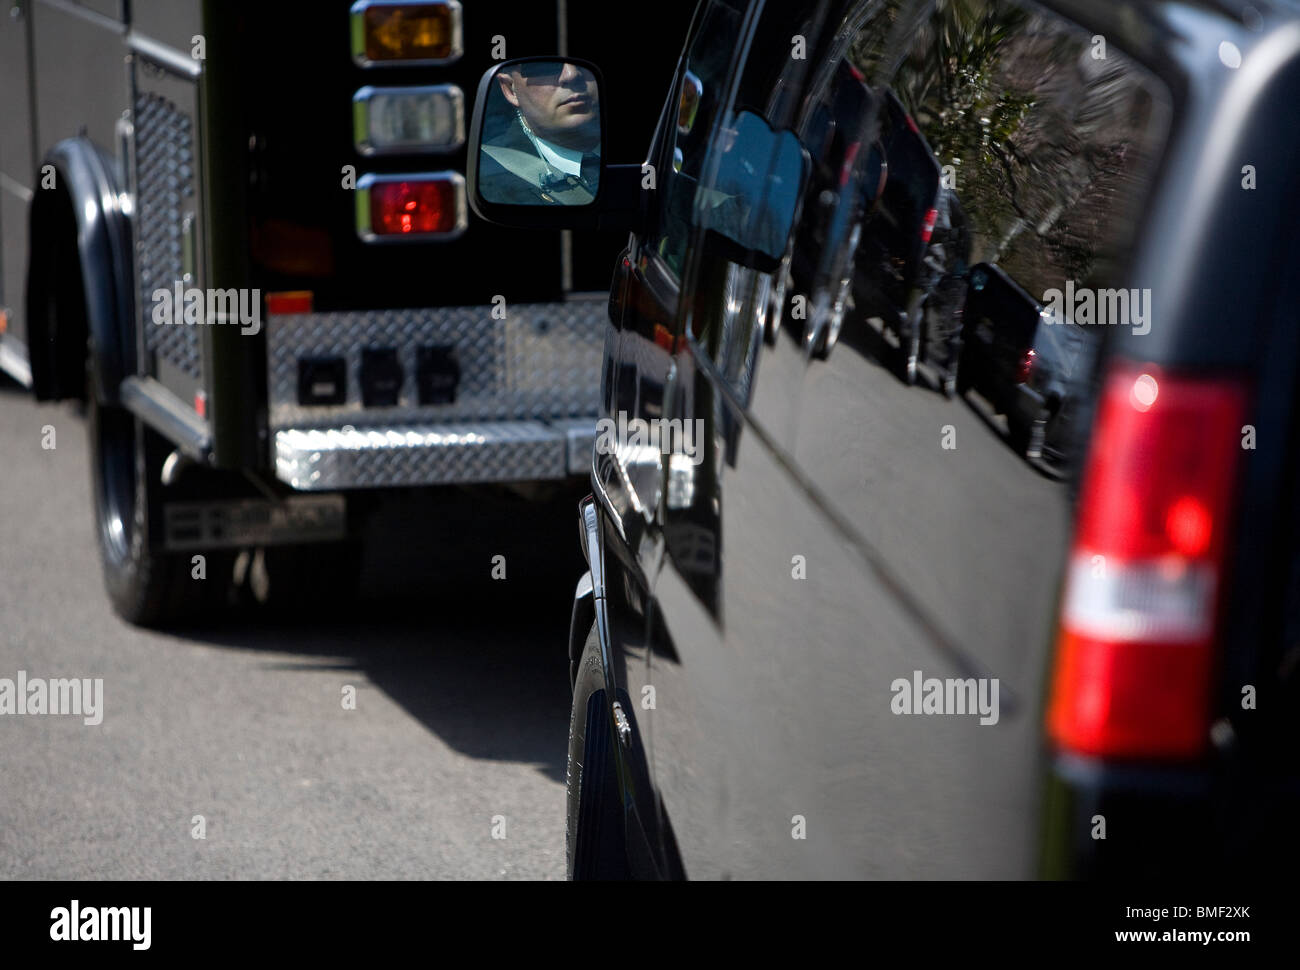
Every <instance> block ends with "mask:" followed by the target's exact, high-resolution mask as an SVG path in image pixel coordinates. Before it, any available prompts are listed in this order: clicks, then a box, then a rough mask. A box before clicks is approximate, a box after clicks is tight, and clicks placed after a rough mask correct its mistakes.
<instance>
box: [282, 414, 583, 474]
mask: <svg viewBox="0 0 1300 970" xmlns="http://www.w3.org/2000/svg"><path fill="white" fill-rule="evenodd" d="M567 444H568V443H567V440H566V438H565V435H564V432H563V431H562V430H558V429H556V428H553V427H551V426H550V425H548V424H546V423H544V422H541V421H480V422H464V423H455V424H453V423H446V424H427V423H426V424H412V425H400V424H399V425H383V426H371V427H353V426H351V425H349V426H347V427H343V428H288V429H285V430H283V431H277V432H276V433H275V446H274V447H275V473H276V477H277V478H279V479H280V481H282V482H284V483H286V484H288V485H290V486H292V487H293V488H296V489H298V490H300V491H332V490H339V489H359V488H395V487H421V486H425V485H439V484H451V483H462V484H477V483H482V482H532V481H553V480H558V479H564V478H568V477H569V471H568V465H567Z"/></svg>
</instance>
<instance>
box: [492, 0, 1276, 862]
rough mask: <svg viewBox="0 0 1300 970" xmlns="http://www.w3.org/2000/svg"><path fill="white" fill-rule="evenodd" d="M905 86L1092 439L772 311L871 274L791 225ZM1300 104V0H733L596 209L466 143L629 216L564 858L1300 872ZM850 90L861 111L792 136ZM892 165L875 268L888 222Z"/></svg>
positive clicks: (819, 234)
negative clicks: (1048, 455) (1007, 411)
mask: <svg viewBox="0 0 1300 970" xmlns="http://www.w3.org/2000/svg"><path fill="white" fill-rule="evenodd" d="M559 67H560V65H558V64H557V65H556V68H555V69H552V70H550V75H552V76H555V77H561V76H566V72H563V71H561V70H559ZM586 67H587V69H592V68H593V66H592V65H587V66H586ZM534 73H536V74H538V75H541V74H544V73H546V72H545V71H543V70H540V69H539V70H538V71H536V72H534ZM567 73H568V74H572V73H573V72H567ZM490 83H492V79H491V78H486V79H485V85H486V84H490ZM844 85H862V86H864V87H865V92H862V91H856V90H855V91H853V92H848V93H847V94H846V92H845V91H844V90H842V87H843V86H844ZM850 95H851V96H850ZM891 97H892V98H896V99H897V101H898V104H899V105H900V106H901V107H902V109H904V111H905V112H906V117H907V118H910V119H912V123H914V124H915V126H916V129H917V131H918V133H919V134H920V136H922V138H921V140H923V142H924V144H925V145H926V146H928V150H929V151H930V152H932V154H933V159H932V161H933V162H934V163H935V164H936V165H937V166H938V169H937V170H938V171H939V172H941V173H943V172H947V173H948V175H949V176H950V177H948V178H945V179H944V183H943V185H944V189H945V191H948V192H951V194H952V197H953V199H952V203H953V204H952V205H951V206H950V211H959V212H960V214H961V219H960V222H961V225H962V230H961V232H962V234H963V235H964V237H965V238H966V241H967V242H968V244H969V262H970V265H971V266H983V267H985V268H987V267H996V268H997V270H996V272H997V274H999V278H1000V279H1001V278H1005V279H1008V280H1013V281H1015V285H1016V286H1017V287H1018V288H1019V289H1020V290H1022V291H1023V293H1024V294H1026V295H1027V297H1028V299H1029V301H1030V303H1031V304H1033V305H1035V306H1036V307H1039V308H1050V310H1051V314H1052V317H1051V321H1052V322H1051V323H1050V324H1046V325H1050V326H1054V325H1056V324H1057V323H1058V322H1059V323H1061V325H1065V323H1064V322H1065V321H1068V325H1069V326H1072V327H1076V328H1078V332H1079V333H1082V334H1086V335H1087V337H1088V339H1089V340H1090V341H1093V342H1094V344H1095V352H1091V351H1090V352H1089V353H1088V354H1087V355H1085V356H1086V363H1085V364H1081V365H1080V367H1081V369H1083V370H1086V373H1083V374H1080V375H1079V376H1078V378H1077V380H1072V387H1073V388H1074V391H1073V392H1072V394H1071V396H1070V420H1069V426H1070V428H1071V429H1072V433H1071V434H1070V435H1065V436H1062V437H1061V438H1060V439H1059V441H1058V443H1057V447H1058V448H1059V449H1060V450H1061V451H1062V452H1063V454H1062V456H1061V457H1062V458H1063V461H1062V462H1061V465H1062V467H1064V468H1065V469H1068V471H1067V473H1065V474H1061V475H1044V474H1042V473H1041V472H1040V470H1039V469H1036V468H1035V467H1032V466H1031V465H1030V464H1029V463H1027V462H1026V461H1024V459H1023V457H1021V456H1019V455H1017V454H1015V453H1014V452H1013V451H1012V450H1011V449H1009V448H1008V447H1006V443H1005V440H1004V438H1005V432H1004V431H1002V430H1001V429H1000V427H999V426H998V423H997V422H996V421H994V420H992V419H991V418H990V416H989V413H988V409H987V408H981V407H979V406H978V401H976V400H975V399H974V398H975V397H978V396H979V395H972V396H970V397H963V398H955V399H954V398H946V397H944V396H941V395H937V394H928V393H924V392H922V391H920V390H917V389H914V388H910V387H908V386H907V385H906V384H905V383H903V382H900V381H898V380H897V379H895V378H894V377H893V376H892V375H891V374H890V373H889V372H888V371H887V369H885V368H883V367H882V366H881V363H880V362H879V361H880V356H879V354H878V353H877V351H878V350H879V346H878V338H877V339H874V340H873V338H872V336H871V334H872V333H873V331H872V329H871V328H869V327H867V326H865V321H866V315H867V314H868V313H870V312H871V310H872V308H869V307H867V306H862V307H854V308H852V309H851V311H849V313H848V315H847V316H846V318H845V319H844V321H843V325H842V327H841V328H840V331H839V340H838V344H837V345H836V349H835V352H834V353H831V354H829V355H827V356H826V357H825V359H821V358H820V357H819V356H817V355H816V354H814V353H813V351H815V350H817V349H818V347H817V342H816V341H812V342H810V341H809V340H808V339H806V333H804V334H801V333H798V332H796V328H792V327H786V326H781V325H779V324H780V323H781V321H782V320H783V319H789V318H793V319H801V318H799V317H798V315H797V307H799V306H800V305H802V306H803V307H804V308H805V309H806V307H815V306H818V305H819V301H820V305H823V306H826V305H830V306H833V305H834V304H835V302H836V297H837V293H835V292H831V293H826V292H807V293H805V292H801V288H804V287H812V288H813V289H816V288H817V287H822V288H826V287H839V286H840V285H841V283H842V280H843V276H842V275H841V274H840V273H839V272H838V271H836V272H816V271H806V270H805V271H792V269H791V267H796V268H797V267H800V266H802V267H805V268H807V267H816V266H817V265H818V264H819V256H820V254H819V253H811V254H804V257H803V258H800V256H799V255H798V254H795V257H794V258H793V259H787V258H786V256H787V255H788V250H789V247H790V246H792V245H793V246H795V247H798V246H800V245H816V244H817V243H818V241H823V242H824V241H825V240H826V239H827V238H828V233H827V229H826V226H827V223H826V218H827V213H828V211H834V209H835V207H836V206H838V204H839V201H840V200H839V198H838V196H836V197H833V198H832V197H826V198H825V199H821V198H820V197H814V198H810V197H809V193H814V192H815V193H824V192H825V191H826V190H827V184H826V182H827V170H826V162H827V160H828V159H831V160H832V161H833V162H837V163H838V164H840V165H841V166H844V165H845V163H846V161H847V156H848V146H851V145H853V144H857V145H858V146H860V147H859V148H858V149H856V151H857V152H859V153H863V152H865V153H866V155H867V156H868V158H869V156H870V152H871V151H872V150H877V151H881V150H883V152H884V154H885V155H886V156H887V155H888V145H887V144H886V142H887V141H888V139H885V138H882V137H881V132H882V131H885V130H886V129H887V128H888V127H889V125H890V119H889V118H888V117H887V111H886V110H885V108H884V107H883V106H887V105H889V104H890V103H891ZM479 101H480V105H479V106H478V107H476V112H478V113H481V111H482V108H481V105H482V102H483V101H484V98H482V97H480V99H479ZM1298 101H1300V22H1298V21H1297V9H1296V8H1295V7H1294V6H1292V5H1290V4H1284V3H1278V2H1266V0H1255V2H1253V3H1252V4H1251V5H1246V4H1243V3H1239V2H1228V0H1222V2H1210V0H1205V2H1178V0H1171V2H1168V3H1161V4H1146V3H1136V2H1117V3H1098V2H1095V0H1086V2H1085V0H1050V2H1047V3H1044V4H1031V3H1027V2H1026V3H1022V2H1018V0H963V2H939V3H936V2H934V0H929V2H927V0H915V2H913V0H852V2H850V0H824V2H815V3H814V2H810V3H807V4H799V5H793V4H776V3H763V2H761V0H704V2H702V3H701V4H700V5H699V7H698V9H697V12H696V14H695V17H694V20H693V23H692V26H691V29H690V33H689V35H688V38H687V40H686V44H685V47H684V50H683V52H682V56H681V60H680V64H679V68H678V72H677V78H676V81H675V84H674V88H673V90H672V91H671V92H670V93H669V97H668V99H667V103H666V104H665V107H664V110H663V112H662V115H661V117H660V120H659V125H658V131H657V134H656V136H655V139H654V142H653V144H652V145H651V146H650V151H649V155H648V156H647V158H646V160H645V163H644V164H643V165H628V166H623V165H612V164H609V160H608V159H605V160H603V161H602V167H601V171H600V188H599V191H598V193H596V195H595V198H594V200H593V201H592V202H591V203H590V204H589V205H586V206H561V207H555V208H548V207H545V206H529V207H519V208H508V207H503V206H497V205H490V204H487V203H486V202H485V201H484V200H483V199H482V198H481V197H479V195H478V193H477V191H476V189H475V187H474V186H475V179H476V173H475V170H474V167H473V159H472V158H471V165H470V176H469V179H470V186H471V189H470V195H471V198H472V200H473V205H474V206H475V208H476V210H477V211H478V212H480V214H483V215H485V216H486V217H489V218H494V219H497V220H499V221H501V222H505V223H508V224H512V225H516V226H529V225H533V226H551V227H555V226H564V227H569V228H584V227H596V226H604V227H622V228H625V229H628V230H630V239H629V242H628V246H627V249H626V251H625V252H624V253H623V255H622V257H621V259H620V260H619V262H618V265H617V267H616V270H615V277H614V282H613V288H612V292H611V297H610V329H609V331H608V334H607V339H606V344H605V368H604V372H603V374H602V376H601V389H602V399H603V406H604V409H605V410H604V414H605V418H606V419H607V420H605V421H603V422H602V426H601V429H600V430H601V434H600V435H599V436H598V438H597V443H596V449H595V454H594V456H593V467H592V490H593V497H592V498H591V499H589V500H588V501H586V502H585V503H584V504H583V505H582V507H581V517H580V527H581V536H582V542H583V547H584V550H585V551H586V554H587V557H588V562H589V564H590V570H589V572H588V573H587V574H586V575H584V576H583V577H582V579H581V581H580V582H579V584H578V588H577V595H576V598H575V602H574V609H573V625H572V635H571V664H570V671H571V676H572V679H573V683H574V700H573V715H572V723H571V731H570V753H569V819H568V821H569V827H568V834H569V846H568V848H569V864H570V872H571V874H572V875H574V876H577V877H581V876H622V875H632V876H650V877H655V876H658V877H676V876H683V875H688V876H691V877H706V878H707V877H759V876H777V877H783V878H801V877H873V876H885V877H890V876H892V877H912V878H927V877H1013V878H1014V877H1031V876H1035V875H1048V876H1078V875H1091V876H1109V875H1117V874H1122V873H1134V872H1137V873H1159V874H1163V875H1175V874H1180V873H1184V872H1192V873H1195V874H1198V875H1207V874H1213V873H1216V872H1233V873H1241V872H1243V871H1248V870H1250V869H1254V868H1276V869H1278V870H1280V871H1283V872H1290V871H1292V870H1291V869H1287V868H1286V867H1287V866H1291V867H1294V864H1295V861H1296V858H1297V850H1296V843H1297V835H1296V833H1297V826H1296V825H1295V819H1296V817H1297V815H1296V810H1297V807H1298V806H1297V798H1296V793H1297V776H1298V772H1297V768H1296V760H1295V756H1294V755H1295V750H1296V742H1297V740H1300V738H1298V731H1297V727H1298V724H1297V715H1296V712H1297V710H1300V707H1298V706H1297V704H1296V703H1295V701H1296V696H1295V695H1296V691H1297V685H1298V684H1300V647H1298V646H1297V644H1300V557H1298V556H1297V554H1296V549H1297V548H1300V518H1298V517H1297V515H1296V510H1297V509H1298V508H1300V505H1297V502H1296V495H1297V494H1298V492H1297V487H1298V486H1300V481H1298V480H1297V479H1298V473H1300V468H1298V467H1297V458H1298V457H1300V448H1298V447H1297V433H1298V429H1297V424H1296V403H1297V402H1296V395H1295V386H1296V368H1297V362H1298V361H1300V346H1298V343H1300V328H1298V327H1297V326H1296V319H1295V310H1294V306H1295V296H1296V294H1295V290H1296V285H1297V284H1296V277H1295V274H1294V273H1292V272H1289V268H1290V267H1292V266H1294V265H1295V262H1296V256H1297V252H1296V242H1295V238H1296V236H1295V233H1294V223H1295V219H1296V213H1297V201H1298V200H1297V191H1300V189H1298V183H1297V181H1296V179H1295V178H1294V177H1293V172H1292V171H1291V168H1292V166H1291V164H1290V163H1291V162H1292V161H1293V160H1294V159H1295V158H1296V157H1300V152H1298V151H1297V141H1300V128H1297V126H1296V125H1295V124H1294V123H1293V121H1294V110H1295V109H1294V105H1295V104H1296V103H1297V102H1298ZM561 104H563V102H561ZM846 105H856V106H858V107H859V108H860V110H861V111H862V113H863V115H862V117H861V118H859V119H857V120H856V121H853V122H852V123H849V122H848V121H846V119H844V118H843V109H844V107H845V106H846ZM617 110H618V106H617V105H605V106H603V115H604V120H605V124H606V125H611V124H613V123H614V119H616V118H617ZM819 112H820V113H821V115H822V116H824V117H831V118H835V120H836V123H837V125H840V126H841V127H842V128H843V129H844V130H846V131H847V130H852V132H853V134H852V136H851V137H848V138H845V139H842V141H841V147H840V148H837V149H836V151H835V152H832V153H827V152H825V151H822V149H821V147H820V146H818V145H809V144H806V143H804V141H803V139H804V138H805V137H807V134H808V133H809V132H815V131H821V130H824V126H819V124H815V123H810V119H813V118H814V116H816V115H817V114H818V113H819ZM476 120H479V121H481V119H476ZM475 127H476V130H478V129H479V125H477V124H476V126H475ZM473 138H474V136H471V139H472V140H471V149H474V148H475V147H476V143H475V141H474V140H473ZM871 146H876V147H875V148H874V149H873V148H872V147H871ZM586 152H587V154H584V155H583V157H584V158H587V157H589V156H590V155H591V151H590V149H586ZM471 154H473V152H472V153H471ZM574 164H575V165H576V163H574ZM916 164H918V162H917V160H916V159H911V160H904V159H901V158H894V159H890V158H888V157H885V158H883V159H881V160H880V165H882V166H883V167H884V169H886V170H887V171H888V173H889V177H893V176H895V175H896V174H897V173H898V171H899V170H900V169H901V168H903V167H905V166H906V165H916ZM819 165H821V169H820V170H819V168H818V166H819ZM860 165H861V171H858V170H855V169H854V168H853V167H852V165H850V166H849V167H848V168H847V169H846V172H847V175H848V177H849V178H850V179H852V178H857V179H858V181H859V182H860V183H861V191H862V193H863V196H862V199H863V203H862V204H861V205H858V206H854V207H852V213H853V218H854V219H857V220H859V222H858V224H857V226H856V230H857V235H858V239H857V248H858V251H859V252H858V262H859V265H861V260H862V258H863V257H864V254H867V253H872V252H876V253H881V252H889V251H891V241H890V240H889V239H887V238H876V237H873V235H872V234H873V233H876V232H882V231H885V230H883V229H882V228H881V226H882V225H883V224H884V223H883V222H882V220H880V219H878V218H874V217H873V216H874V213H873V208H874V209H876V210H877V211H878V208H879V207H878V206H875V199H874V193H875V192H878V190H879V183H878V182H877V183H876V184H875V185H874V186H873V185H869V184H868V183H871V182H872V181H873V179H872V174H871V172H872V165H871V163H869V162H862V163H860ZM926 165H927V167H931V166H930V162H926ZM878 168H879V166H878ZM878 168H877V170H878ZM864 173H865V174H864ZM927 181H928V177H927ZM846 184H848V183H846ZM809 220H816V222H809ZM832 236H833V237H834V238H836V239H848V238H849V234H848V233H845V232H843V231H841V230H839V229H837V230H836V231H835V232H834V233H833V234H832ZM801 241H803V242H801ZM950 275H951V274H950ZM971 275H972V271H971V270H964V271H963V270H962V269H960V268H958V269H957V270H955V276H954V278H953V280H952V281H950V283H953V284H954V286H955V289H956V290H957V295H956V297H955V298H953V299H952V300H951V301H950V302H951V303H952V304H953V305H954V306H958V307H960V306H961V305H962V304H963V303H966V305H970V303H969V301H968V300H967V299H966V298H967V297H969V286H970V284H971V279H970V277H971ZM774 293H780V294H781V300H782V304H783V305H782V306H780V307H778V308H776V309H775V311H774V310H773V308H772V307H771V303H772V299H773V297H772V294H774ZM800 298H802V304H800V303H799V302H798V301H799V300H800ZM864 302H865V301H864ZM975 302H976V305H977V304H978V300H977V301H975ZM765 337H767V338H769V339H767V340H765V339H764V338H765Z"/></svg>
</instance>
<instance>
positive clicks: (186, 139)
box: [133, 92, 203, 380]
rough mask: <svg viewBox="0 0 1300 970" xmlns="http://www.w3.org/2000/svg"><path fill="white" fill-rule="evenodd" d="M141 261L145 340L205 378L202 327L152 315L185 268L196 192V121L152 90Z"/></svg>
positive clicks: (140, 110) (145, 116)
mask: <svg viewBox="0 0 1300 970" xmlns="http://www.w3.org/2000/svg"><path fill="white" fill-rule="evenodd" d="M133 121H134V125H135V170H136V186H137V188H136V199H137V212H136V267H137V273H138V277H139V285H140V292H139V302H138V306H139V307H140V316H141V325H142V326H143V327H144V332H145V346H146V347H147V348H148V349H149V350H151V351H153V352H154V353H156V354H157V355H158V357H159V359H161V360H164V361H166V362H168V363H169V364H171V365H173V366H174V367H176V368H177V369H179V370H180V371H182V372H183V373H185V374H186V375H188V376H189V377H191V378H193V379H194V380H202V377H203V362H202V358H201V348H200V334H199V328H198V327H195V326H184V325H180V326H176V325H173V326H157V325H155V324H154V323H153V321H152V319H151V315H152V308H153V298H152V294H153V292H154V290H157V289H171V288H172V286H173V285H174V284H175V283H176V281H177V280H179V279H181V275H182V273H183V272H184V269H183V242H182V232H183V230H182V221H183V219H184V214H185V212H187V211H193V210H194V209H195V208H196V207H197V204H198V203H197V199H195V197H194V168H195V162H194V132H193V127H194V126H193V122H192V121H191V119H190V118H189V117H188V116H187V115H186V114H185V113H184V112H182V111H181V110H180V109H179V108H178V107H177V106H176V105H175V104H174V103H173V102H171V101H169V100H168V99H167V98H165V97H163V96H162V95H159V94H155V93H153V92H140V93H139V94H138V95H137V97H136V100H135V114H134V118H133Z"/></svg>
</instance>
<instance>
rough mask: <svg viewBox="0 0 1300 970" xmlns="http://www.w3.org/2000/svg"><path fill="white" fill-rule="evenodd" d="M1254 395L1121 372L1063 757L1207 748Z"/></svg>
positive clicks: (1104, 424)
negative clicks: (1246, 422)
mask: <svg viewBox="0 0 1300 970" xmlns="http://www.w3.org/2000/svg"><path fill="white" fill-rule="evenodd" d="M1245 409H1246V389H1245V387H1244V385H1242V384H1240V383H1238V382H1236V381H1233V380H1220V379H1212V378H1200V377H1185V376H1178V375H1173V374H1168V373H1164V372H1162V371H1160V370H1159V369H1157V368H1154V367H1136V366H1133V365H1131V364H1123V365H1119V366H1117V367H1115V368H1113V369H1112V371H1111V372H1110V374H1109V375H1108V378H1107V380H1106V383H1105V385H1104V388H1103V391H1102V397H1101V402H1100V410H1099V412H1098V417H1097V426H1096V430H1095V434H1094V437H1093V446H1092V450H1091V453H1090V455H1089V459H1088V464H1087V467H1086V469H1085V473H1084V478H1083V491H1082V492H1081V495H1080V503H1079V520H1078V526H1077V532H1076V536H1075V539H1074V545H1073V548H1072V550H1071V556H1070V562H1069V567H1068V574H1067V577H1066V585H1065V592H1064V598H1063V603H1062V609H1061V626H1060V634H1059V642H1058V648H1057V649H1058V653H1057V657H1056V671H1055V677H1054V681H1053V685H1052V695H1051V701H1050V704H1049V708H1048V714H1047V727H1048V734H1049V736H1050V738H1051V740H1052V741H1053V743H1054V744H1055V745H1057V746H1058V747H1059V748H1060V749H1063V750H1066V751H1070V752H1075V753H1080V754H1085V755H1094V756H1100V757H1118V758H1139V757H1148V758H1193V757H1195V756H1197V755H1198V754H1200V753H1201V752H1202V750H1203V748H1204V746H1205V742H1206V738H1207V735H1208V729H1209V720H1210V708H1211V686H1212V680H1213V675H1214V669H1215V662H1216V656H1215V627H1216V613H1217V609H1218V604H1219V600H1220V598H1221V597H1220V593H1221V589H1222V587H1223V581H1224V575H1223V573H1224V569H1225V566H1226V560H1227V551H1228V530H1229V528H1230V524H1231V512H1232V500H1233V491H1234V483H1235V480H1236V475H1237V470H1238V468H1239V459H1240V455H1241V427H1242V420H1243V418H1244V416H1245Z"/></svg>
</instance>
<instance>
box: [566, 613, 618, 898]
mask: <svg viewBox="0 0 1300 970" xmlns="http://www.w3.org/2000/svg"><path fill="white" fill-rule="evenodd" d="M614 744H615V741H614V732H613V728H612V725H611V724H610V717H609V704H608V701H607V695H606V693H605V688H604V685H603V678H602V676H601V671H600V645H599V643H598V641H597V637H596V624H595V623H593V624H592V625H591V632H590V633H588V634H587V642H586V644H585V646H584V647H583V651H582V659H581V660H580V661H579V663H578V676H577V681H576V683H575V684H574V690H573V708H572V711H571V713H570V715H569V766H568V797H567V801H568V813H567V817H566V822H565V840H564V841H565V849H566V856H567V870H568V876H569V878H570V879H573V880H581V879H630V878H631V876H632V872H631V868H630V866H629V865H628V859H627V835H626V831H625V828H624V821H623V812H622V803H621V800H620V799H619V794H618V776H617V774H616V772H617V767H616V764H615V760H616V758H617V752H616V751H615V750H614Z"/></svg>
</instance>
